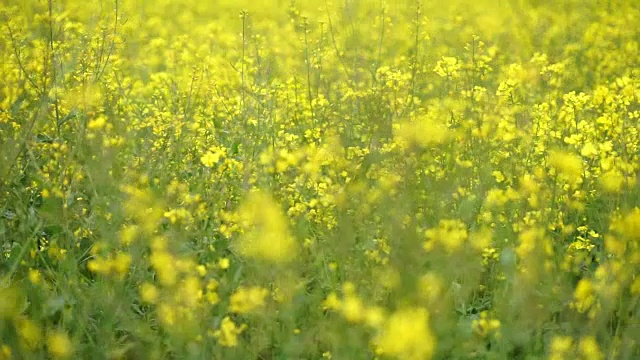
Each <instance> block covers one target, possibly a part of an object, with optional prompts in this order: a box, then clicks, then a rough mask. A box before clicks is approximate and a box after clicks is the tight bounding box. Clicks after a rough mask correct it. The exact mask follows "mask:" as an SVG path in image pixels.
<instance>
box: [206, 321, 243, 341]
mask: <svg viewBox="0 0 640 360" xmlns="http://www.w3.org/2000/svg"><path fill="white" fill-rule="evenodd" d="M246 328H247V326H246V325H245V324H242V325H240V326H238V325H236V324H235V323H234V322H233V320H231V318H229V317H228V316H227V317H225V318H224V319H222V323H221V324H220V329H219V330H216V331H215V332H214V334H213V335H214V336H215V337H216V338H217V339H218V341H219V342H220V345H222V346H225V347H235V346H238V335H240V334H241V333H242V332H243V331H244V330H245V329H246Z"/></svg>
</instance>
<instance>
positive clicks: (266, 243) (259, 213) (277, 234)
mask: <svg viewBox="0 0 640 360" xmlns="http://www.w3.org/2000/svg"><path fill="white" fill-rule="evenodd" d="M238 215H239V217H240V219H241V222H242V225H243V229H244V233H243V234H242V235H241V236H240V238H239V239H238V243H237V244H238V248H239V250H240V253H241V254H242V255H244V256H247V257H253V258H259V259H263V260H266V261H270V262H274V263H284V262H289V261H292V260H293V259H295V256H296V254H297V246H296V242H295V239H294V237H293V235H292V234H291V232H290V230H289V224H288V220H287V218H286V217H285V216H284V214H283V213H282V211H281V209H280V207H279V206H278V204H277V203H276V202H275V201H274V200H273V198H271V196H269V195H268V194H266V193H264V192H261V191H260V192H252V193H250V194H249V196H247V198H246V199H245V201H244V203H243V204H242V206H241V207H240V209H239V210H238Z"/></svg>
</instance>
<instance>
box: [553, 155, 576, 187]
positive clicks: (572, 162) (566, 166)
mask: <svg viewBox="0 0 640 360" xmlns="http://www.w3.org/2000/svg"><path fill="white" fill-rule="evenodd" d="M549 165H551V166H552V167H553V168H555V169H556V171H557V172H558V173H560V174H561V175H563V176H565V177H566V178H567V181H568V182H570V183H574V184H575V183H579V181H580V180H581V179H582V174H583V171H584V169H583V165H582V159H581V158H580V157H578V156H576V155H574V154H571V153H568V152H563V151H552V152H551V153H550V154H549Z"/></svg>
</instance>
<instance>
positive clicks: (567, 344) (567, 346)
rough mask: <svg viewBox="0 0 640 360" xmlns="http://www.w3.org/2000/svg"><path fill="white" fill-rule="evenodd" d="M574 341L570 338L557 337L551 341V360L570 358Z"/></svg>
mask: <svg viewBox="0 0 640 360" xmlns="http://www.w3.org/2000/svg"><path fill="white" fill-rule="evenodd" d="M572 346H573V340H572V339H571V338H570V337H569V336H556V337H554V338H553V340H552V341H551V351H550V354H549V360H564V359H567V358H569V355H570V354H569V352H570V351H571V347H572Z"/></svg>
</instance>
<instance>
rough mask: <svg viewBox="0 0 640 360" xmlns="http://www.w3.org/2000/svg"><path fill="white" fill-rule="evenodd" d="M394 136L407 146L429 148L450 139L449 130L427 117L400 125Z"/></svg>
mask: <svg viewBox="0 0 640 360" xmlns="http://www.w3.org/2000/svg"><path fill="white" fill-rule="evenodd" d="M395 136H396V137H397V138H398V139H400V140H401V141H403V142H406V143H407V144H409V145H414V146H418V147H429V146H434V145H437V144H441V143H444V142H446V141H448V140H449V139H450V138H451V133H450V131H449V129H448V128H447V127H446V126H445V125H444V124H440V123H437V122H435V121H434V120H432V119H430V118H429V117H420V118H418V119H416V120H415V121H405V122H403V123H400V124H399V125H398V127H397V130H396V132H395Z"/></svg>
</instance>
